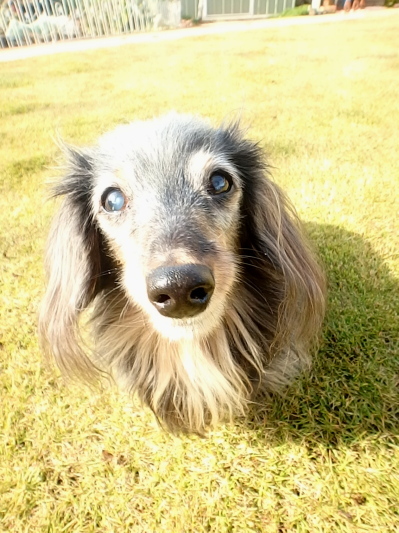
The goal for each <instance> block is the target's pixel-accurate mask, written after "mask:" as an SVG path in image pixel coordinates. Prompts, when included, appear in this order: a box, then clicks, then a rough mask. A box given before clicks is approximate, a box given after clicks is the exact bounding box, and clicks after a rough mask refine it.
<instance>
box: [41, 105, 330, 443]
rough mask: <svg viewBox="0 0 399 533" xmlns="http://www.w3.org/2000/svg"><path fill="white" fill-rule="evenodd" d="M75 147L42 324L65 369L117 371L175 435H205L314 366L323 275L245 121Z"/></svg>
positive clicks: (51, 249) (120, 134)
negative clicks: (86, 326)
mask: <svg viewBox="0 0 399 533" xmlns="http://www.w3.org/2000/svg"><path fill="white" fill-rule="evenodd" d="M66 151H67V156H68V161H69V162H68V171H67V173H66V175H65V177H64V178H63V179H62V181H61V182H60V183H59V184H58V185H57V186H56V189H55V195H56V196H62V197H63V202H62V205H61V208H60V210H59V212H58V214H57V216H56V217H55V219H54V222H53V225H52V229H51V233H50V237H49V242H48V251H47V260H46V263H47V276H48V287H47V292H46V295H45V298H44V302H43V306H42V310H41V315H40V326H39V329H40V335H41V340H42V345H43V347H44V349H45V351H46V352H48V353H52V354H53V355H54V356H55V359H56V362H57V364H58V365H59V367H60V368H61V370H63V371H65V372H66V373H67V374H69V375H74V376H78V377H83V378H86V379H88V380H93V379H94V380H95V379H96V378H97V377H100V376H101V375H102V374H103V373H104V372H107V373H108V374H111V375H112V376H113V378H114V379H115V380H116V381H117V382H118V383H119V384H121V385H122V386H123V387H124V388H125V389H127V390H128V391H131V392H134V393H137V395H138V396H139V398H140V399H141V400H142V401H143V402H144V403H145V404H147V405H148V406H149V407H150V408H151V409H152V410H153V412H154V413H155V415H156V416H157V417H158V419H160V420H161V422H163V423H164V424H165V425H166V426H167V427H168V428H169V429H170V430H172V431H185V432H196V433H202V432H203V431H204V430H205V428H206V427H208V426H214V425H215V424H216V423H217V422H218V421H219V420H221V419H226V418H227V419H231V417H232V416H233V415H235V414H241V413H244V412H245V408H246V406H247V405H248V403H249V402H250V401H252V400H253V399H254V397H255V396H256V394H259V393H261V392H275V391H278V390H280V389H281V388H282V387H284V386H285V385H286V384H287V383H289V382H290V381H291V380H292V378H293V377H294V376H295V375H297V373H298V372H299V371H300V370H301V369H303V368H306V367H308V365H309V362H310V355H309V351H310V349H311V347H312V344H313V341H314V340H315V338H316V337H317V333H318V331H319V329H320V325H321V322H322V319H323V314H324V278H323V274H322V272H321V270H320V269H319V267H318V265H317V263H316V261H315V259H314V257H313V255H312V253H311V251H310V249H309V247H308V244H307V241H306V239H305V238H304V236H303V234H302V233H301V230H300V227H299V224H298V221H297V218H296V216H295V214H294V212H293V210H292V208H291V207H290V206H289V204H288V202H287V200H286V198H285V197H284V195H283V193H282V192H281V190H280V189H279V188H278V187H277V186H276V185H275V184H274V183H272V182H271V181H270V179H269V176H268V170H267V165H266V163H265V161H264V158H263V154H262V151H261V149H260V148H259V146H258V145H257V144H255V143H253V142H251V141H249V140H246V139H245V138H244V137H243V134H242V132H241V131H240V129H239V127H238V125H237V124H233V125H229V126H222V127H220V128H217V129H214V128H212V127H210V126H209V124H208V123H207V122H205V121H203V120H202V119H198V118H193V117H191V116H182V115H177V114H171V115H168V116H166V117H163V118H160V119H155V120H151V121H147V122H136V123H133V124H128V125H123V126H119V127H118V128H116V129H115V130H114V131H112V132H110V133H107V134H106V135H104V136H102V137H101V138H100V140H99V142H98V144H97V145H96V146H94V147H92V148H90V149H84V150H80V149H79V150H78V149H72V148H67V149H66ZM89 307H90V315H89V316H90V323H91V325H92V332H93V339H94V343H93V346H92V347H91V349H90V350H88V349H87V343H86V342H84V340H83V339H82V335H81V331H80V329H79V323H80V322H81V320H80V318H81V315H82V313H83V311H85V310H86V309H88V308H89Z"/></svg>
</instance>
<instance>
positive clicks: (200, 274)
mask: <svg viewBox="0 0 399 533" xmlns="http://www.w3.org/2000/svg"><path fill="white" fill-rule="evenodd" d="M214 288H215V280H214V278H213V275H212V272H211V270H210V269H209V268H208V267H207V266H205V265H181V266H167V267H159V268H156V269H155V270H153V271H152V272H151V274H150V275H149V276H148V277H147V294H148V298H149V299H150V302H151V303H152V304H153V305H154V306H155V307H156V308H157V309H158V311H159V312H160V313H161V315H164V316H168V317H170V318H188V317H192V316H195V315H197V314H198V313H201V312H202V311H204V309H205V308H206V306H207V305H208V303H209V301H210V299H211V296H212V293H213V290H214Z"/></svg>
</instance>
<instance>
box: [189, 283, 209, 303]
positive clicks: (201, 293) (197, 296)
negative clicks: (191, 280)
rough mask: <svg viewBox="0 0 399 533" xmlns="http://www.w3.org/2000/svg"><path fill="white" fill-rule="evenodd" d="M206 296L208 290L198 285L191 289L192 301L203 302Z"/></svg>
mask: <svg viewBox="0 0 399 533" xmlns="http://www.w3.org/2000/svg"><path fill="white" fill-rule="evenodd" d="M207 297H208V291H206V290H205V288H204V287H198V288H196V289H194V290H193V291H191V293H190V300H191V301H192V302H194V303H195V302H198V303H204V302H205V301H206V299H207Z"/></svg>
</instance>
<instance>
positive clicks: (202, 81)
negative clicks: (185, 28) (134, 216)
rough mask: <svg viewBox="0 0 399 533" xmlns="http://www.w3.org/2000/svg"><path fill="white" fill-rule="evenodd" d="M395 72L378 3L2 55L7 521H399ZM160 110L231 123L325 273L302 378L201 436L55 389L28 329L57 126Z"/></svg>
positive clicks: (125, 526) (389, 22) (383, 525)
mask: <svg viewBox="0 0 399 533" xmlns="http://www.w3.org/2000/svg"><path fill="white" fill-rule="evenodd" d="M398 71H399V34H398V31H397V20H396V18H395V17H393V16H392V17H391V18H384V19H375V20H373V19H364V20H360V21H350V20H348V21H345V22H342V23H334V24H329V23H326V24H322V25H312V26H306V27H287V28H281V29H273V30H272V29H268V30H256V31H255V30H251V31H250V32H245V33H237V34H226V35H219V36H207V37H201V38H190V39H185V40H178V41H175V42H161V43H150V44H140V45H129V46H125V47H122V48H116V49H109V50H99V51H95V52H82V53H76V54H62V55H57V56H54V57H51V58H49V57H43V58H37V59H29V60H27V61H20V62H15V63H7V64H6V63H4V64H2V65H1V76H0V86H1V92H0V110H1V111H0V139H1V142H0V189H1V195H0V232H1V233H0V268H1V270H0V272H1V274H0V275H1V278H0V284H1V293H0V298H1V305H0V325H1V326H0V336H1V338H0V343H1V344H0V365H1V367H0V387H1V397H0V400H1V405H2V416H1V422H0V424H1V429H0V435H1V436H0V531H1V532H13V533H22V532H24V533H28V532H29V533H31V532H35V533H36V532H38V533H70V532H74V533H89V532H99V533H114V532H115V533H119V532H122V533H123V532H134V533H136V532H137V533H138V532H140V533H149V532H156V533H158V532H167V533H183V532H184V533H186V532H193V533H202V532H215V533H255V532H256V533H258V532H266V533H269V532H270V533H285V532H291V531H292V532H311V533H316V532H320V533H328V532H331V533H335V532H356V533H357V532H368V531H370V532H373V533H377V532H378V533H379V532H381V533H382V532H384V533H385V532H395V531H396V532H398V531H399V448H398V431H399V422H398V420H399V395H398V386H399V372H398V362H399V346H398V339H399V320H398V318H399V317H398V312H399V311H398V310H399V255H398V249H399V216H398V213H399V200H398V188H399V177H398V141H399V138H398V120H399V98H398V74H397V73H398ZM170 109H177V110H179V111H182V112H190V113H198V114H202V115H207V116H209V117H211V119H213V120H214V122H215V123H218V122H219V121H221V120H223V119H224V118H226V117H231V116H237V115H241V116H242V120H243V123H244V124H246V125H249V126H250V134H251V135H252V137H253V138H254V139H256V140H260V141H261V142H262V144H263V145H264V146H265V149H266V151H267V152H268V153H269V156H270V162H271V164H272V165H273V167H274V169H273V175H274V178H275V180H276V181H277V182H278V183H280V184H281V185H282V186H283V187H284V188H285V189H286V190H287V192H288V194H289V196H290V197H291V199H292V200H293V202H294V204H295V205H296V206H297V208H298V211H299V213H300V215H301V217H302V218H303V220H304V221H305V223H306V226H307V229H308V230H309V232H310V234H311V236H312V239H313V240H314V243H315V246H316V248H317V249H318V251H319V253H320V256H321V258H322V261H323V262H324V264H325V267H326V270H327V275H328V279H329V306H328V315H327V318H326V322H325V328H324V337H323V343H322V346H321V349H320V351H319V353H318V354H317V356H316V358H315V363H314V367H313V370H312V372H311V373H310V375H309V376H304V377H303V378H302V379H301V380H299V381H298V382H297V383H296V384H294V385H293V386H292V388H291V390H290V391H289V392H288V393H287V395H286V397H284V398H282V399H278V400H275V401H274V402H273V403H272V404H270V405H265V406H264V408H263V409H262V410H258V411H257V412H254V413H251V414H250V416H249V417H248V419H247V420H240V421H237V423H236V424H234V425H225V426H223V425H222V426H220V427H219V428H218V429H217V430H216V431H214V432H212V433H211V434H210V435H209V438H206V439H200V438H196V437H192V438H190V437H183V438H181V439H179V438H174V437H171V436H170V435H168V434H165V433H163V432H162V431H161V430H160V429H159V428H158V427H157V424H156V422H155V420H154V419H153V417H152V415H151V413H149V412H148V411H144V410H142V409H141V408H140V407H139V406H137V405H136V404H135V403H134V402H132V401H131V400H130V399H128V398H126V397H124V396H122V395H120V394H118V393H117V392H116V391H113V390H104V391H98V392H93V391H89V390H87V389H85V388H81V387H78V386H73V387H71V386H67V385H66V384H65V383H64V382H63V380H62V379H61V378H59V376H58V374H57V372H56V371H55V370H54V369H53V368H52V367H46V366H45V365H44V364H43V361H42V356H41V354H40V351H39V348H38V345H37V338H36V314H37V307H38V304H39V302H40V298H41V296H42V294H43V287H44V276H43V273H42V256H43V247H44V241H45V237H46V233H47V230H48V226H49V221H50V218H51V215H52V213H53V210H54V205H53V204H52V203H51V202H46V196H47V189H46V182H47V181H48V179H49V178H51V177H52V176H53V175H54V174H56V172H55V171H54V170H53V167H54V166H55V165H56V164H57V157H58V150H57V148H56V146H55V142H54V139H55V138H56V137H57V135H58V134H61V135H62V136H64V137H65V138H66V139H67V140H68V141H70V142H72V143H90V142H91V141H93V140H94V139H95V138H96V137H97V136H98V135H99V134H100V133H101V132H103V131H105V130H107V129H108V128H110V127H112V126H113V125H115V124H117V123H119V122H121V121H128V120H133V119H139V118H140V119H141V118H147V117H151V116H153V115H157V114H159V113H163V112H166V111H168V110H170Z"/></svg>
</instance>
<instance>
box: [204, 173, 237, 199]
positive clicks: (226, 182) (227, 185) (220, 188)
mask: <svg viewBox="0 0 399 533" xmlns="http://www.w3.org/2000/svg"><path fill="white" fill-rule="evenodd" d="M209 181H210V187H209V192H210V193H211V194H222V193H226V192H229V191H230V190H231V188H232V186H233V181H232V179H231V177H230V176H229V175H228V174H225V173H224V172H219V171H218V172H215V173H214V174H212V176H211V177H210V180H209Z"/></svg>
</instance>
